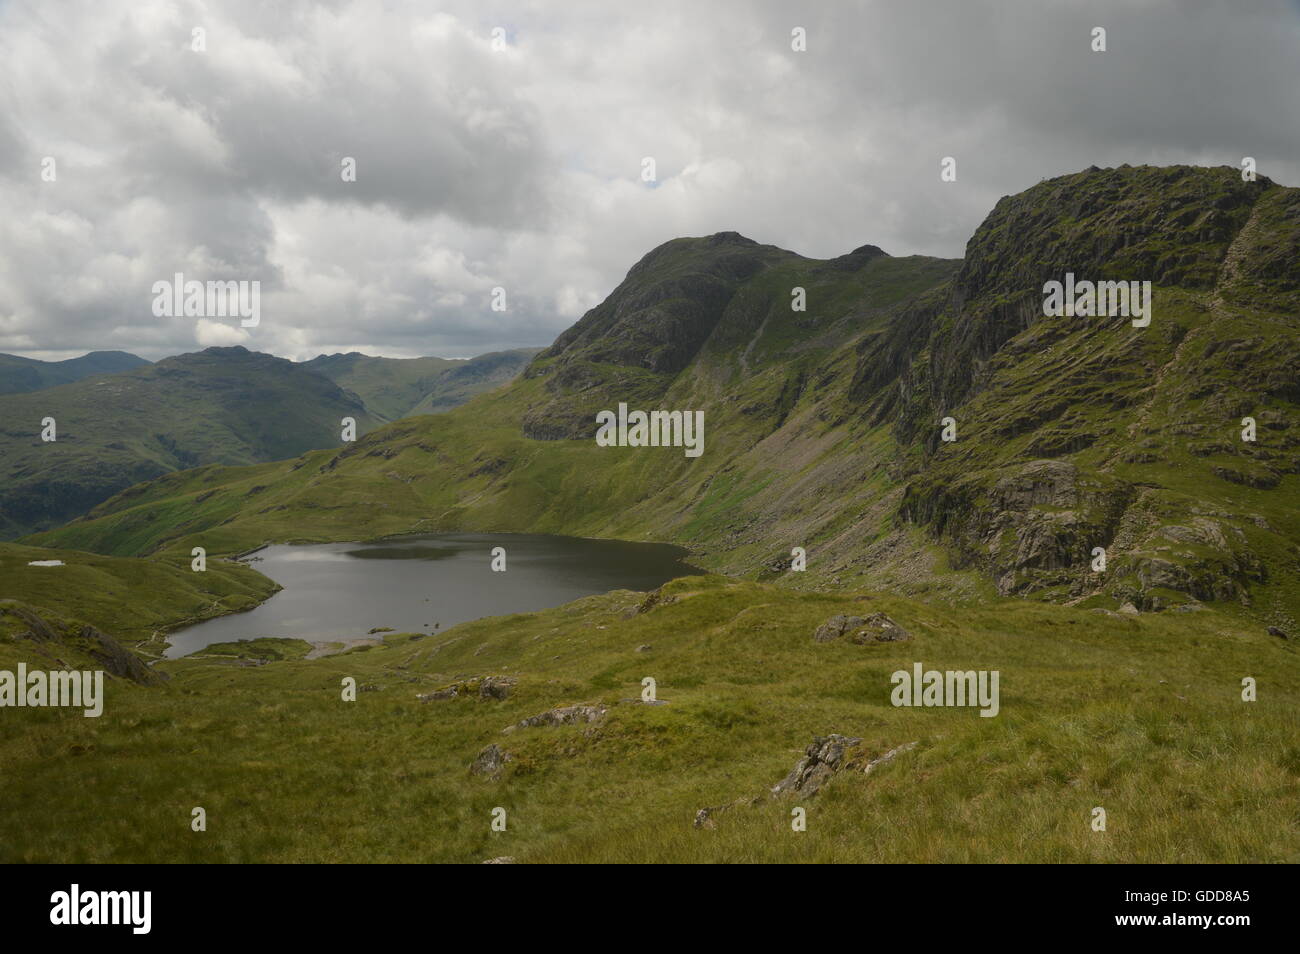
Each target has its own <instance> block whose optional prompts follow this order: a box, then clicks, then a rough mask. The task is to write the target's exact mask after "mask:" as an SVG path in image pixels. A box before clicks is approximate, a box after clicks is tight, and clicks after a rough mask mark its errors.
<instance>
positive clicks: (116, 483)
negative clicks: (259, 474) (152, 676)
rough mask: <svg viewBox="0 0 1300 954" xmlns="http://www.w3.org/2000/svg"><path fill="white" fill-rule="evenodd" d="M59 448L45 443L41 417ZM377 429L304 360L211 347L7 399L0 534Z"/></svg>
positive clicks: (2, 399)
mask: <svg viewBox="0 0 1300 954" xmlns="http://www.w3.org/2000/svg"><path fill="white" fill-rule="evenodd" d="M46 417H52V418H54V419H55V426H56V436H57V440H56V441H54V442H51V443H46V442H44V441H42V440H41V421H42V419H43V418H46ZM344 417H353V418H355V419H356V422H357V432H358V435H360V434H363V433H365V432H366V431H368V430H370V429H371V428H372V427H374V426H375V425H376V424H377V423H378V421H377V420H376V419H375V418H374V417H372V416H371V415H370V414H369V413H368V412H367V410H366V408H365V406H364V405H363V404H362V403H361V401H360V400H358V399H357V398H356V396H355V395H351V394H348V393H347V392H345V391H344V390H343V389H342V388H340V387H339V386H338V385H336V384H334V383H333V382H332V381H329V380H328V379H327V378H324V377H322V376H320V375H318V374H314V373H312V372H311V371H309V370H307V369H306V368H305V367H303V366H302V365H300V364H295V363H294V362H292V361H286V360H285V359H283V358H276V357H272V356H271V355H266V354H258V353H255V352H250V351H248V350H246V349H244V348H240V347H235V348H208V349H207V350H206V351H201V352H198V353H195V354H183V355H178V356H176V357H173V358H167V359H165V360H163V361H159V362H158V363H157V364H153V365H148V366H146V367H143V368H139V369H137V370H134V371H127V372H125V373H119V374H112V375H105V376H97V377H93V378H86V379H83V380H81V381H75V382H72V383H70V384H64V385H60V386H58V387H51V388H45V389H42V390H40V391H32V392H29V393H24V394H7V395H3V396H0V535H2V536H4V537H6V538H12V537H14V536H17V535H20V534H22V533H28V532H31V531H33V530H44V529H49V528H51V527H56V526H59V525H60V524H62V523H64V522H65V521H67V520H69V519H71V518H72V517H75V516H77V515H78V514H81V513H84V512H85V511H87V510H89V509H90V508H91V507H93V506H94V505H95V504H97V503H99V502H100V501H102V500H105V499H107V498H108V497H110V496H112V495H113V494H115V493H117V492H119V491H121V490H124V489H126V488H127V487H129V486H131V485H132V484H134V483H138V482H139V481H142V480H148V479H150V478H153V477H158V476H161V475H163V474H166V473H169V472H171V471H174V470H179V469H182V468H189V467H199V466H202V465H204V464H251V463H257V462H260V461H270V460H283V459H285V458H290V457H296V456H297V455H299V454H302V453H303V452H305V451H308V450H314V449H316V448H321V447H331V446H334V445H336V444H339V443H341V441H340V436H341V427H340V421H341V419H342V418H344Z"/></svg>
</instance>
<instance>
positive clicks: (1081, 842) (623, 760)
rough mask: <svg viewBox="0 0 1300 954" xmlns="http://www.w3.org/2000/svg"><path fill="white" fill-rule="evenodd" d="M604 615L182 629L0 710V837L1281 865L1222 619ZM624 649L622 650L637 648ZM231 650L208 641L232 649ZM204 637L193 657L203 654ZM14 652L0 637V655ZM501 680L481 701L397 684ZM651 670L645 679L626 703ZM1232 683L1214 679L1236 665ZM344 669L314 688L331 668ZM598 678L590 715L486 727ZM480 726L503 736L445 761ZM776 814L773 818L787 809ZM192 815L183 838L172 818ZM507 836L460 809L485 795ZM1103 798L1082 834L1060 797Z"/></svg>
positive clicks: (427, 849) (39, 845) (690, 856)
mask: <svg viewBox="0 0 1300 954" xmlns="http://www.w3.org/2000/svg"><path fill="white" fill-rule="evenodd" d="M664 594H665V595H672V596H676V597H677V600H676V601H675V602H668V603H664V604H661V605H659V606H657V607H656V608H654V609H652V610H651V611H649V612H647V613H644V614H641V615H632V616H630V617H629V615H628V609H629V607H632V606H634V605H636V604H637V603H638V602H639V601H640V598H639V596H638V595H637V594H631V593H628V592H616V593H611V594H606V595H603V596H597V597H591V598H588V599H584V600H579V601H577V602H576V603H572V604H569V605H567V606H562V607H558V608H556V609H552V610H547V611H544V612H539V613H531V614H522V615H517V616H510V617H503V618H499V619H493V620H485V621H479V622H476V623H470V624H465V625H462V626H458V627H454V628H452V629H450V630H448V631H446V632H444V633H441V634H438V635H437V636H425V637H420V636H413V635H409V634H399V635H390V636H389V638H388V639H387V640H386V641H385V643H384V644H383V645H381V646H377V647H374V648H371V649H369V650H368V651H366V652H356V651H353V652H349V653H344V654H341V655H336V656H329V657H325V658H321V659H317V660H313V661H304V660H302V659H301V658H292V657H295V656H300V650H301V646H300V645H298V644H295V643H288V644H286V646H287V647H289V651H288V652H286V653H285V654H284V655H285V656H286V657H288V658H283V659H278V660H274V659H273V660H272V661H269V662H267V663H265V664H263V665H256V666H251V667H250V666H249V665H248V664H247V662H246V661H245V662H243V663H241V661H240V660H239V659H237V658H232V657H225V658H223V657H221V656H218V655H217V654H215V653H212V652H209V653H207V654H205V656H204V657H203V658H197V659H185V660H175V661H166V662H163V663H160V664H158V665H157V666H156V669H157V670H159V671H162V672H166V673H167V674H168V675H169V676H170V677H171V678H170V680H169V681H168V682H167V683H166V684H165V685H163V686H161V687H154V688H142V687H139V686H135V685H133V684H128V683H123V682H121V681H119V680H110V685H109V688H108V698H107V703H106V709H105V714H104V716H103V717H102V718H100V719H97V720H96V719H86V718H83V717H82V716H81V715H80V714H79V713H76V714H74V713H71V712H67V711H62V710H49V709H45V710H34V709H22V710H17V709H15V710H10V711H9V712H8V713H7V714H6V718H5V720H4V721H3V723H0V726H3V732H2V734H0V761H2V762H3V764H5V765H6V766H7V767H8V769H7V772H6V775H7V778H6V784H5V786H4V796H3V803H4V811H3V812H2V813H0V846H3V847H2V848H0V859H2V860H4V861H78V862H108V861H133V862H143V861H185V862H236V861H238V862H250V861H273V862H319V861H323V862H344V861H346V862H367V861H398V862H435V861H437V862H477V861H482V860H484V859H486V858H489V857H495V856H498V855H511V856H514V857H516V858H518V859H519V860H520V861H525V862H562V861H590V862H630V861H672V862H697V861H727V862H741V861H789V862H803V861H841V862H843V861H912V862H916V861H945V862H956V861H976V862H990V861H1000V862H1007V861H1054V862H1172V861H1185V862H1279V861H1296V860H1300V816H1298V813H1297V807H1298V806H1300V747H1298V746H1297V743H1296V739H1297V738H1298V737H1300V735H1298V734H1297V728H1300V726H1297V718H1296V712H1297V703H1300V698H1298V696H1300V690H1298V689H1297V687H1300V678H1298V677H1300V661H1298V660H1297V654H1296V652H1295V649H1294V646H1293V645H1291V644H1290V643H1286V642H1283V641H1281V640H1278V639H1276V638H1275V637H1272V636H1268V635H1266V634H1265V633H1263V631H1262V630H1261V629H1260V628H1259V627H1258V626H1257V625H1255V624H1253V623H1252V622H1250V621H1248V620H1245V619H1243V618H1241V617H1238V616H1236V615H1234V614H1232V613H1227V612H1223V611H1220V610H1206V611H1202V612H1197V613H1186V614H1160V615H1143V616H1140V617H1137V618H1124V617H1113V616H1105V615H1102V614H1098V613H1094V612H1089V611H1086V610H1082V609H1074V608H1066V607H1060V606H1053V605H1037V604H1032V603H1028V602H1013V601H1007V602H1003V603H997V604H994V605H989V606H985V607H982V608H978V609H973V608H966V609H962V610H960V611H958V610H952V609H945V608H941V607H937V606H934V605H927V604H923V603H918V602H914V601H910V600H907V599H903V598H899V597H891V596H865V595H862V596H855V597H845V596H828V595H826V594H807V593H804V594H800V593H794V592H791V591H790V590H788V589H785V588H780V587H775V586H770V585H764V584H758V583H749V582H737V581H731V580H727V579H725V578H722V577H717V576H711V577H702V578H701V577H691V578H683V579H681V580H677V581H674V582H673V583H670V584H668V585H667V586H666V587H665V588H664ZM868 610H869V611H877V610H880V611H884V612H887V613H888V614H889V615H890V616H891V617H893V618H894V619H896V620H897V621H898V622H900V623H901V624H902V625H904V626H905V627H906V628H907V629H909V630H910V631H911V632H912V634H913V639H912V640H911V641H910V642H904V643H895V644H882V645H872V646H854V645H850V644H848V643H845V642H842V641H841V642H833V643H814V642H813V641H812V639H811V633H812V631H813V629H814V628H815V627H816V626H817V625H818V624H820V623H821V622H822V621H824V620H825V619H826V618H827V617H828V616H830V615H832V614H834V613H838V612H859V613H861V612H863V611H868ZM642 645H649V646H650V649H649V650H647V651H642V652H638V651H637V647H639V646H642ZM235 651H237V650H235ZM223 652H224V650H223ZM23 653H24V645H23V643H21V642H15V641H13V640H8V641H4V642H0V668H13V665H14V664H15V663H16V662H17V660H18V659H20V658H23ZM917 661H920V662H922V663H924V665H925V666H926V668H934V669H997V670H999V672H1000V673H1001V687H1002V698H1001V714H1000V715H999V716H998V717H996V718H992V719H985V718H980V717H979V716H978V714H977V711H976V710H974V709H956V708H952V709H945V708H930V709H923V708H916V709H906V708H901V709H900V708H894V707H892V706H891V705H890V704H889V701H888V700H889V689H890V678H889V677H890V673H892V672H893V671H894V670H896V669H910V667H911V665H912V663H913V662H917ZM488 674H496V675H508V676H512V677H514V678H516V679H517V680H518V682H517V685H516V687H515V689H514V691H513V693H512V694H511V696H510V697H509V699H507V700H506V701H504V702H499V701H487V700H482V699H479V698H464V697H462V698H458V699H452V700H443V701H436V702H429V703H420V702H418V701H416V698H415V697H416V695H417V694H418V693H421V692H427V691H429V690H430V689H432V688H435V687H438V686H442V685H446V684H448V683H450V682H453V681H458V680H462V679H466V678H470V677H475V676H482V675H488ZM647 675H649V676H653V677H654V678H655V679H656V680H657V683H658V696H659V698H660V699H662V700H666V701H667V702H668V704H667V705H664V706H656V707H649V706H644V705H640V704H638V703H635V702H629V701H627V700H634V699H636V698H638V696H639V692H640V685H641V679H642V678H643V677H644V676H647ZM1246 675H1252V676H1254V677H1255V678H1256V679H1257V680H1258V682H1259V701H1257V702H1254V703H1248V702H1243V701H1241V698H1240V693H1241V679H1242V677H1243V676H1246ZM344 677H352V678H354V679H355V680H356V682H357V684H358V685H359V686H360V688H361V691H360V692H359V693H358V694H357V697H356V701H355V702H344V701H342V698H341V686H342V681H343V679H344ZM585 702H591V703H602V704H605V705H607V706H609V714H608V715H607V716H606V718H605V719H604V720H603V721H602V722H601V723H599V724H597V725H595V726H563V727H558V728H555V727H552V728H533V729H525V730H519V731H517V732H514V733H512V734H509V735H504V734H502V731H501V730H502V729H504V728H505V727H507V726H509V725H512V724H513V723H515V722H518V721H519V720H520V719H522V718H524V717H527V716H530V715H534V714H536V713H539V712H542V711H545V710H546V709H549V708H551V707H553V706H558V705H564V704H572V703H585ZM830 732H839V733H842V734H846V735H852V736H858V737H861V738H862V739H863V747H864V750H865V751H866V752H868V753H869V754H871V755H879V754H880V753H883V752H884V751H886V750H888V749H891V748H894V747H896V746H898V745H901V744H905V743H909V742H917V743H918V745H917V747H916V748H915V749H914V750H912V751H911V752H908V753H905V754H903V755H901V756H899V757H898V758H897V759H896V760H895V761H893V762H892V763H890V764H887V765H885V766H883V767H882V768H881V769H879V770H878V771H876V772H874V773H873V774H872V775H870V776H869V777H868V776H862V775H861V774H857V773H854V774H847V773H841V774H840V775H838V776H836V777H835V778H834V779H832V780H831V781H830V782H829V783H827V785H826V786H825V787H824V788H823V789H822V792H821V793H820V794H819V795H817V796H816V797H815V798H811V799H805V798H802V797H799V796H794V797H793V798H792V799H787V800H776V801H769V800H766V799H764V800H762V801H761V802H760V804H758V805H754V806H750V805H743V806H739V807H735V808H732V809H730V810H728V811H725V812H723V813H721V814H720V815H718V816H717V828H716V830H700V829H695V828H694V827H693V825H692V819H693V818H694V815H695V812H696V811H697V810H698V809H700V808H702V807H705V806H717V805H723V804H728V803H732V802H735V801H737V800H739V799H749V798H752V797H754V796H762V795H765V793H766V792H767V790H768V788H770V786H771V785H773V784H774V783H775V782H777V781H778V780H779V779H780V778H782V777H783V776H784V775H785V774H786V772H788V771H789V770H790V768H791V767H792V766H793V764H794V762H795V761H796V760H797V759H798V757H799V756H800V754H801V750H802V749H803V747H804V746H806V745H807V744H808V743H809V742H810V741H811V739H812V737H813V736H814V735H825V734H827V733H830ZM493 742H495V743H497V744H499V745H501V747H502V748H503V749H505V750H506V751H507V752H509V753H510V754H511V755H512V757H513V760H512V761H510V762H508V763H507V764H506V769H505V772H504V774H503V776H502V777H501V778H500V779H498V780H496V781H491V780H487V779H484V778H482V777H478V776H472V775H470V773H469V772H468V767H469V765H470V763H471V762H472V761H473V760H474V758H475V756H476V755H477V753H478V752H479V751H480V750H481V749H482V748H483V747H484V746H486V745H488V744H490V743H493ZM795 804H800V805H803V806H804V807H806V809H807V812H808V830H807V831H806V832H801V833H795V832H792V831H791V830H790V825H789V818H790V809H791V806H792V805H795ZM195 806H202V807H203V808H205V809H206V811H207V815H208V830H207V831H206V832H204V833H195V832H191V831H190V829H189V821H190V812H191V809H192V808H193V807H195ZM497 806H500V807H503V808H505V809H506V811H507V813H508V825H507V831H506V832H504V833H500V832H492V831H491V830H490V813H491V811H492V809H493V808H494V807H497ZM1096 806H1101V807H1104V808H1105V809H1106V812H1107V816H1108V823H1107V830H1106V831H1105V832H1104V833H1098V832H1093V831H1092V830H1091V828H1090V820H1091V812H1092V809H1093V808H1094V807H1096Z"/></svg>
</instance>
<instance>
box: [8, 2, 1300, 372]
mask: <svg viewBox="0 0 1300 954" xmlns="http://www.w3.org/2000/svg"><path fill="white" fill-rule="evenodd" d="M197 25H202V26H203V27H204V28H205V29H206V30H207V31H208V34H207V42H208V50H207V52H206V53H202V54H199V53H194V52H192V51H191V50H190V49H189V38H190V30H191V28H192V27H194V26H197ZM496 25H500V26H504V27H506V28H507V32H508V35H509V36H510V38H511V43H512V46H511V48H510V49H508V50H506V51H504V52H493V51H492V50H491V49H490V47H489V39H490V31H491V28H492V27H493V26H496ZM794 26H802V27H805V28H806V29H807V31H808V51H807V52H806V53H795V52H793V51H792V50H791V49H790V30H791V28H792V27H794ZM1093 26H1103V27H1105V28H1106V29H1107V31H1108V35H1107V40H1108V47H1109V49H1108V51H1107V52H1106V53H1104V54H1096V53H1092V52H1091V50H1090V49H1089V40H1090V35H1089V31H1090V30H1091V28H1092V27H1093ZM1298 47H1300V3H1294V2H1292V3H1286V2H1281V0H1278V2H1263V3H1258V4H1251V5H1241V4H1231V3H1226V2H1225V3H1213V2H1210V0H1185V2H1184V0H1179V2H1175V0H1143V2H1131V0H1123V2H1121V0H1097V2H1088V3H1084V2H1057V3H1042V2H1037V0H1004V2H994V0H942V2H940V0H915V2H910V3H893V2H877V3H860V4H852V5H850V4H838V3H837V4H806V3H798V2H739V0H733V2H727V3H721V4H707V5H706V4H699V3H692V2H689V0H681V2H665V3H659V4H656V5H655V6H654V7H653V8H643V7H631V6H624V5H616V4H609V3H598V2H594V0H593V2H578V3H566V4H565V5H564V6H563V7H556V6H555V5H553V4H544V3H540V2H523V3H519V4H511V5H510V6H508V7H506V6H500V7H498V6H493V5H488V6H486V7H485V6H484V5H483V4H481V3H476V2H472V0H453V2H447V3H443V4H440V5H438V6H437V7H436V8H435V7H433V6H430V5H428V4H423V3H415V2H411V3H394V4H386V5H382V6H380V5H374V4H360V3H349V2H330V3H309V2H306V0H298V2H292V3H285V4H262V3H256V2H252V0H248V2H240V3H234V4H222V5H220V6H216V5H204V4H199V3H186V2H181V3H164V2H139V3H129V4H128V3H125V2H107V3H95V4H92V3H84V4H80V5H74V6H73V7H72V8H71V10H70V12H68V13H67V14H65V15H62V16H60V17H58V18H54V17H52V16H51V15H50V14H49V13H47V12H43V11H42V8H40V7H37V6H35V5H5V6H0V62H3V65H2V66H0V69H3V70H5V71H7V75H6V76H5V77H4V80H5V82H3V83H0V177H4V179H5V181H6V188H5V189H4V190H3V191H0V350H11V351H27V352H33V353H35V352H62V351H67V352H81V351H84V350H90V349H95V348H122V349H125V350H134V351H137V352H139V353H142V354H144V355H145V356H147V357H158V356H160V355H162V354H167V353H174V352H176V351H183V350H192V349H193V348H195V347H197V346H198V343H197V342H196V334H195V328H194V325H193V322H185V321H179V320H161V321H160V320H158V319H154V318H152V316H151V315H150V314H149V312H148V294H147V289H148V287H149V285H150V284H151V283H152V282H153V281H154V280H156V279H159V278H166V277H169V276H170V275H171V274H172V272H173V271H176V270H183V269H184V268H191V269H193V268H199V269H203V270H205V271H206V272H208V273H210V274H205V275H203V276H202V277H231V278H249V279H259V280H261V281H262V282H263V284H264V288H265V290H266V293H267V298H266V302H265V307H264V311H265V313H266V319H265V320H264V325H263V326H262V327H260V328H258V329H256V330H254V331H253V332H252V333H250V334H249V335H248V338H247V340H246V341H245V344H247V346H249V347H255V348H260V349H262V350H266V351H271V352H273V353H278V354H284V355H288V356H293V357H310V356H311V355H313V354H315V353H316V352H317V351H319V350H326V349H327V348H328V347H330V346H331V345H333V344H334V343H349V344H350V345H352V346H356V345H358V344H360V343H365V345H366V347H365V350H369V351H371V352H373V353H392V354H420V353H426V354H436V353H439V352H440V351H443V352H446V353H453V352H454V353H458V354H467V353H472V352H473V351H474V350H475V349H481V350H493V349H499V348H506V347H512V346H525V345H528V346H531V345H539V344H545V343H546V342H547V341H549V339H550V338H552V337H554V335H555V334H557V333H558V332H559V331H561V330H563V328H565V327H566V326H567V325H568V324H570V323H571V322H572V321H573V320H575V319H576V318H577V317H578V316H579V314H580V313H581V311H582V310H583V308H585V307H589V306H590V305H591V304H593V303H594V302H595V301H597V300H599V298H600V297H603V296H604V295H605V294H607V293H608V292H609V291H610V290H611V289H612V288H613V287H614V286H615V285H616V284H617V283H618V282H619V281H620V280H621V279H622V277H623V274H624V273H625V272H626V270H627V269H628V268H629V267H630V266H631V265H632V264H633V263H634V262H635V261H636V260H637V259H639V258H640V257H641V256H642V255H643V254H644V253H645V252H646V251H648V250H649V249H650V248H651V247H653V246H654V245H657V244H659V243H660V242H663V241H665V240H667V239H669V238H672V237H674V236H677V235H683V234H686V235H692V234H693V235H700V234H708V233H710V232H715V231H721V230H730V229H734V230H738V231H740V232H743V233H745V234H747V235H750V236H751V237H753V238H755V239H757V240H759V241H763V242H770V243H773V244H776V245H781V246H783V247H786V248H791V249H793V250H795V251H798V252H801V253H803V254H809V255H814V256H820V257H831V256H834V255H838V254H841V253H843V252H845V251H847V250H849V249H852V248H855V247H857V246H859V245H862V244H864V243H871V244H875V245H879V246H880V247H882V248H884V249H885V250H886V251H888V252H890V253H893V254H911V253H925V254H934V255H946V256H957V255H960V254H961V253H962V250H963V248H964V246H965V243H966V240H967V239H968V238H969V236H970V234H971V232H972V231H973V230H974V229H975V227H976V226H977V225H978V224H979V222H980V220H981V219H982V218H983V217H984V215H986V214H987V213H988V211H989V210H990V209H991V208H992V206H993V204H994V202H996V200H997V199H998V198H999V197H1000V196H1002V195H1005V194H1010V193H1014V192H1017V191H1020V190H1021V189H1024V188H1027V187H1029V186H1031V185H1033V184H1034V183H1035V182H1037V181H1039V180H1040V179H1042V178H1046V177H1050V176H1055V175H1061V174H1064V173H1068V172H1073V171H1077V170H1079V169H1082V168H1084V167H1086V166H1088V165H1092V164H1096V165H1118V164H1121V163H1124V162H1129V163H1135V164H1136V163H1142V162H1152V163H1174V162H1192V163H1203V164H1232V165H1236V164H1237V163H1238V162H1239V161H1240V159H1241V157H1242V156H1244V155H1253V156H1255V157H1256V158H1257V160H1258V161H1259V164H1260V171H1261V173H1263V174H1265V175H1268V176H1270V177H1272V178H1274V179H1275V180H1277V181H1280V182H1283V183H1286V184H1300V159H1298V158H1297V151H1296V148H1295V146H1296V142H1295V130H1296V129H1297V128H1300V98H1297V97H1296V96H1295V92H1294V91H1295V88H1296V79H1297V76H1296V73H1297V66H1296V64H1297V63H1298V62H1300V58H1297V55H1296V54H1297V52H1300V50H1298V49H1297V48H1298ZM70 51H73V53H70ZM50 153H53V154H56V155H57V156H58V158H59V162H60V167H59V168H60V179H59V182H58V183H57V184H56V185H53V186H50V185H49V184H42V183H40V182H39V181H38V178H37V176H38V172H39V170H38V168H37V165H36V164H37V162H38V160H39V156H41V155H45V154H50ZM645 155H653V156H655V158H656V160H657V162H658V165H659V173H660V182H659V183H658V184H657V187H656V188H653V189H651V188H648V187H646V186H645V185H644V184H642V183H640V182H639V180H638V175H639V172H640V161H641V158H642V157H643V156H645ZM344 156H352V157H355V159H356V161H357V171H358V179H357V181H356V182H355V183H344V182H342V181H341V179H340V177H339V169H340V166H339V163H340V160H341V159H342V157H344ZM944 156H954V157H956V158H957V160H958V170H959V171H958V181H957V182H956V183H950V184H948V183H941V182H940V181H939V176H938V172H939V161H940V159H941V158H942V157H944ZM498 284H499V285H503V286H505V287H506V288H507V289H508V291H509V294H510V300H511V308H510V311H509V312H507V313H505V314H501V313H496V312H492V311H490V309H488V308H487V305H486V302H487V296H488V294H489V291H490V289H491V288H492V287H493V286H494V285H498Z"/></svg>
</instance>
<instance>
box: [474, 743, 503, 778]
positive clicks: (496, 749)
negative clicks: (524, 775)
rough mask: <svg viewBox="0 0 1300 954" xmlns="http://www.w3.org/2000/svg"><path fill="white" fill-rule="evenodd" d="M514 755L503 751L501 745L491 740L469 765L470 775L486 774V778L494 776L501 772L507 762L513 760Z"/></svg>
mask: <svg viewBox="0 0 1300 954" xmlns="http://www.w3.org/2000/svg"><path fill="white" fill-rule="evenodd" d="M513 759H514V756H512V755H511V754H510V753H509V752H506V751H503V750H502V748H501V746H499V745H497V744H496V743H495V742H493V743H492V744H491V745H489V746H488V747H487V748H485V749H484V750H483V751H482V752H480V753H479V754H478V756H477V757H476V758H475V759H474V761H473V763H471V765H470V767H469V772H470V774H471V775H486V776H487V777H488V778H496V777H497V776H499V775H500V774H501V770H502V769H503V768H505V765H506V763H507V762H510V761H513Z"/></svg>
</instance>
